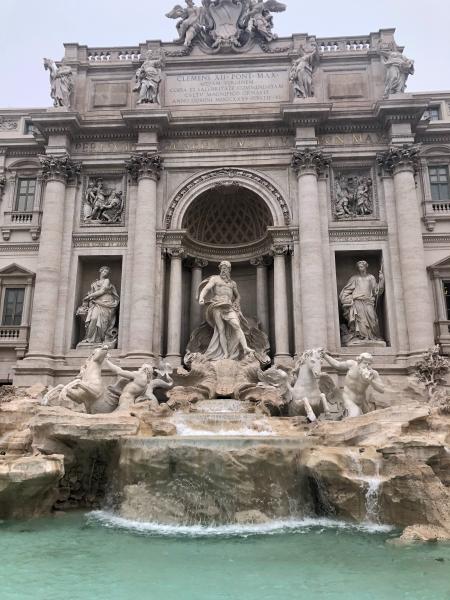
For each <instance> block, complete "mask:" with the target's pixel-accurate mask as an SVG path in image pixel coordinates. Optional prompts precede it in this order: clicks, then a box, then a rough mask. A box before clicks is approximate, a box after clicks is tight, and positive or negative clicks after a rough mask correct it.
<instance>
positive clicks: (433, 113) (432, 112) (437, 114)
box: [423, 106, 441, 121]
mask: <svg viewBox="0 0 450 600" xmlns="http://www.w3.org/2000/svg"><path fill="white" fill-rule="evenodd" d="M423 118H424V119H430V121H440V119H441V111H440V109H439V106H432V107H431V108H428V109H427V110H426V111H425V112H424V113H423Z"/></svg>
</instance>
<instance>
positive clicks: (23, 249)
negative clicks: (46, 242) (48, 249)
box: [0, 242, 39, 254]
mask: <svg viewBox="0 0 450 600" xmlns="http://www.w3.org/2000/svg"><path fill="white" fill-rule="evenodd" d="M38 251H39V243H34V244H33V243H31V242H30V243H26V242H25V243H23V242H16V243H14V242H13V243H11V244H0V252H4V253H10V254H16V253H28V252H33V253H34V252H38Z"/></svg>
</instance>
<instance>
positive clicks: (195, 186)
mask: <svg viewBox="0 0 450 600" xmlns="http://www.w3.org/2000/svg"><path fill="white" fill-rule="evenodd" d="M229 186H230V187H235V188H243V189H245V190H249V191H251V192H254V194H256V195H257V196H258V197H259V198H261V199H262V200H263V201H264V203H265V204H266V206H267V208H268V210H269V211H270V213H271V215H272V225H275V226H277V227H286V226H289V225H290V224H291V214H290V211H289V207H288V205H287V203H286V201H285V200H284V198H283V195H282V194H281V192H280V191H279V190H278V189H277V187H276V186H275V185H274V184H273V183H272V182H271V181H270V180H269V179H268V178H267V177H265V176H262V175H261V174H259V173H256V172H253V171H249V170H245V169H235V168H228V167H227V168H223V169H216V170H213V171H207V172H205V173H202V174H200V175H196V176H195V177H194V178H192V179H191V180H189V181H188V182H187V183H185V184H183V186H182V187H181V188H180V189H179V190H178V191H177V192H176V194H175V196H174V197H173V199H172V200H171V202H170V203H169V207H168V209H167V212H166V215H165V227H166V229H182V227H183V219H184V216H185V214H186V212H187V210H188V208H189V206H190V205H191V204H192V203H193V202H194V201H195V200H196V199H198V197H199V196H200V195H201V194H203V193H204V192H206V191H207V190H211V189H215V188H225V187H229Z"/></svg>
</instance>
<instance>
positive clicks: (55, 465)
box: [0, 456, 64, 519]
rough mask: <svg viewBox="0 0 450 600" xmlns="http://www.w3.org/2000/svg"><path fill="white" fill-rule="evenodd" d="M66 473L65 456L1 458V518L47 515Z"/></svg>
mask: <svg viewBox="0 0 450 600" xmlns="http://www.w3.org/2000/svg"><path fill="white" fill-rule="evenodd" d="M63 475H64V457H63V456H47V457H44V456H26V457H25V456H24V457H21V458H12V457H5V456H3V457H0V518H2V519H20V518H28V517H30V516H33V517H36V516H41V515H45V514H48V512H49V511H50V510H51V508H52V506H53V504H54V502H55V500H56V497H57V495H58V482H59V480H60V479H61V478H62V477H63Z"/></svg>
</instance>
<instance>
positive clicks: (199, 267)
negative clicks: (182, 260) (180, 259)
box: [189, 258, 208, 333]
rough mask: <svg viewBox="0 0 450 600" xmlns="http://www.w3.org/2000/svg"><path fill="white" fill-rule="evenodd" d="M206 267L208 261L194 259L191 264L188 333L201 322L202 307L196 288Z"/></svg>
mask: <svg viewBox="0 0 450 600" xmlns="http://www.w3.org/2000/svg"><path fill="white" fill-rule="evenodd" d="M207 266H208V261H207V260H203V259H202V258H194V259H193V260H192V263H191V306H190V320H189V323H190V332H191V333H192V332H193V331H194V329H197V327H199V326H200V325H201V322H202V307H201V306H200V304H199V303H198V297H197V296H198V288H199V287H200V284H201V282H202V280H203V269H204V268H206V267H207Z"/></svg>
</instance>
